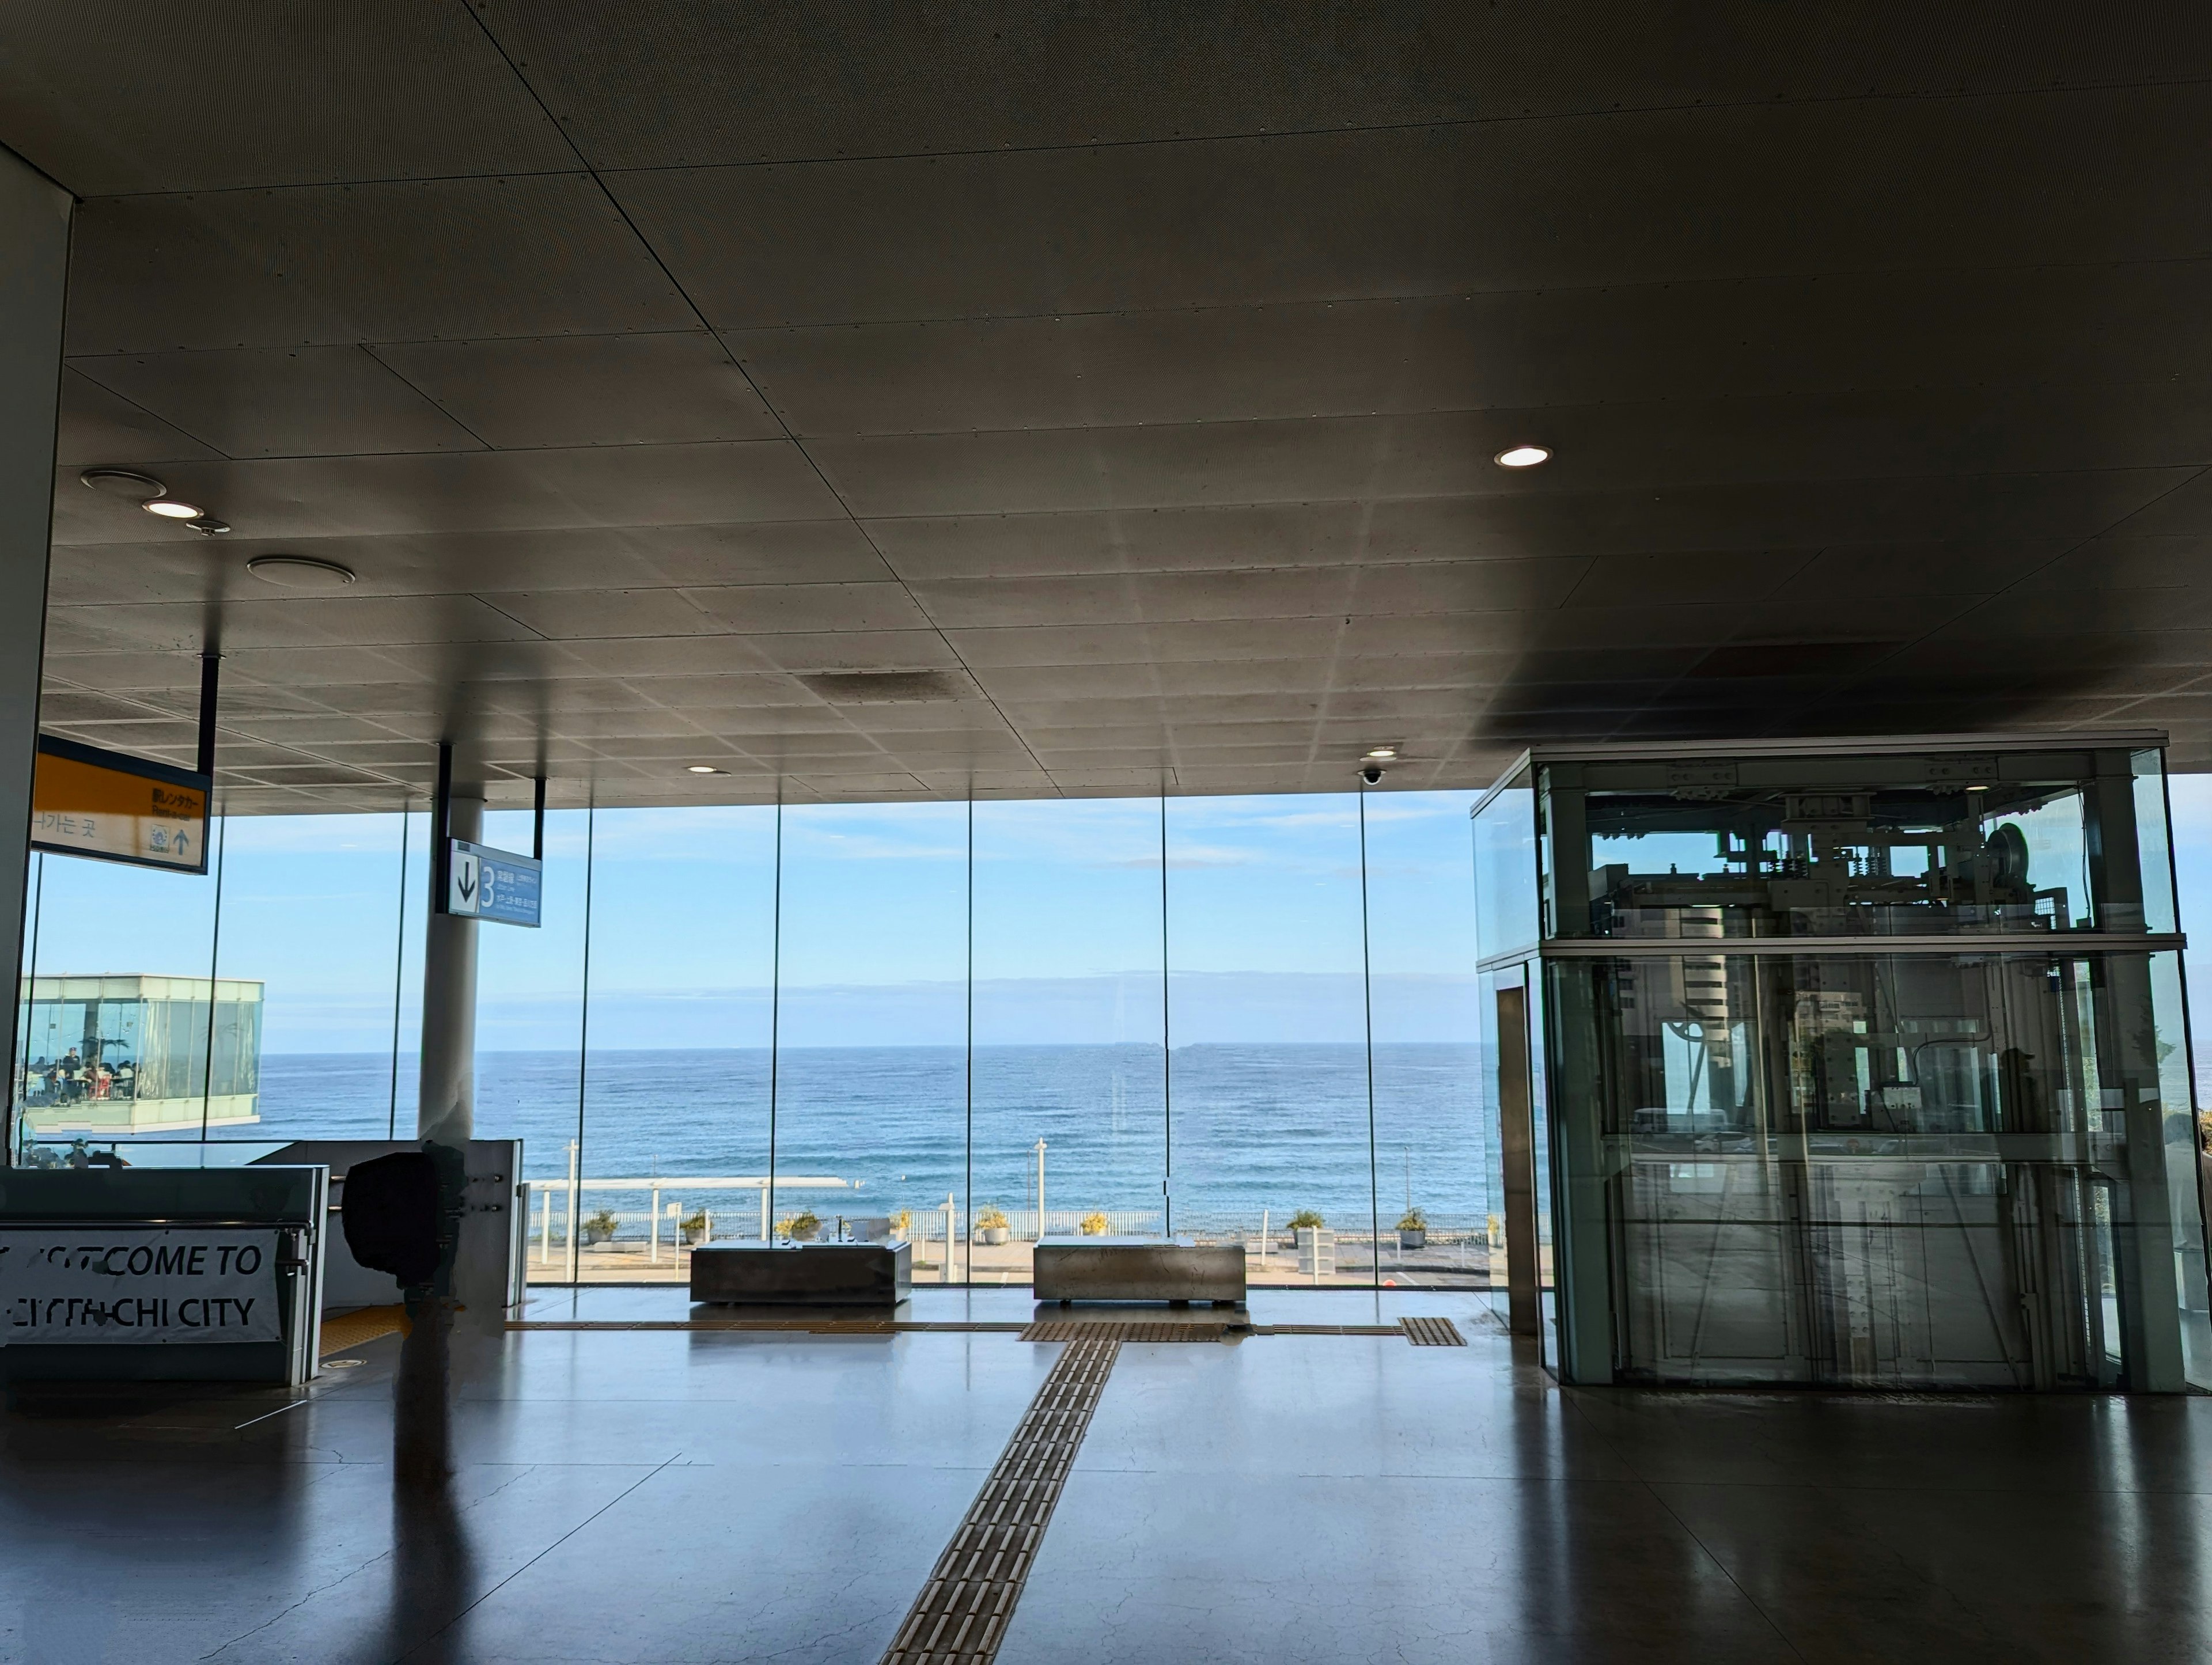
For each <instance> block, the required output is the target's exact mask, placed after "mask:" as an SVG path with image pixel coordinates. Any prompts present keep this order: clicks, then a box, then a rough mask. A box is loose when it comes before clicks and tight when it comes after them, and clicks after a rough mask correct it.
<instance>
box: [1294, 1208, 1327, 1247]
mask: <svg viewBox="0 0 2212 1665" xmlns="http://www.w3.org/2000/svg"><path fill="white" fill-rule="evenodd" d="M1327 1224H1328V1221H1326V1220H1324V1219H1322V1217H1321V1216H1320V1215H1319V1214H1316V1212H1314V1211H1313V1210H1312V1209H1310V1208H1301V1209H1299V1210H1298V1212H1297V1213H1295V1214H1293V1215H1291V1246H1292V1247H1294V1248H1295V1247H1296V1246H1297V1241H1298V1233H1299V1232H1301V1231H1320V1230H1321V1229H1322V1227H1323V1226H1325V1225H1327Z"/></svg>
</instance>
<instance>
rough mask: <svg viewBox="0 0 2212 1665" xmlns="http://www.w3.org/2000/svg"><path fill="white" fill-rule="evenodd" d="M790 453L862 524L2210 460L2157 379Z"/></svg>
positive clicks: (2201, 425)
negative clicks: (1541, 451)
mask: <svg viewBox="0 0 2212 1665" xmlns="http://www.w3.org/2000/svg"><path fill="white" fill-rule="evenodd" d="M1530 442H1533V443H1536V444H1540V445H1543V446H1546V447H1550V448H1551V449H1552V450H1553V453H1554V454H1553V458H1552V460H1551V461H1550V462H1548V463H1547V464H1546V465H1544V466H1543V467H1542V468H1541V469H1538V470H1529V471H1525V472H1524V473H1522V474H1519V475H1516V474H1515V473H1513V472H1511V471H1507V470H1503V469H1499V468H1498V467H1496V466H1495V465H1493V464H1492V461H1491V459H1492V457H1494V456H1495V455H1496V454H1497V453H1498V452H1500V451H1501V450H1503V449H1504V448H1505V447H1508V446H1513V445H1519V444H1522V443H1530ZM807 450H808V453H809V454H810V455H811V456H812V457H814V458H815V459H817V461H818V462H819V463H820V464H821V465H822V466H823V470H824V471H825V472H826V473H827V474H828V475H829V478H830V480H831V482H832V483H834V484H836V487H837V488H838V489H839V490H840V491H841V492H842V494H843V495H844V496H845V498H846V500H847V501H848V502H849V503H850V504H851V505H852V506H853V507H854V512H855V513H859V514H860V516H862V517H863V518H864V519H867V518H872V517H875V516H880V515H890V516H904V515H918V514H975V513H988V512H991V511H992V510H993V509H994V508H998V509H1006V510H1013V511H1017V512H1024V511H1032V512H1033V511H1039V510H1058V509H1078V510H1094V511H1095V510H1098V509H1104V508H1109V507H1119V508H1123V509H1134V508H1144V507H1153V506H1158V507H1190V506H1199V505H1203V504H1206V503H1208V502H1214V503H1219V502H1267V501H1274V502H1298V501H1314V500H1318V499H1328V498H1341V499H1354V500H1362V501H1365V500H1373V499H1389V498H1407V497H1415V498H1427V497H1447V496H1510V495H1547V494H1549V493H1552V492H1559V491H1574V492H1605V491H1619V490H1622V489H1630V488H1642V489H1644V490H1646V491H1650V490H1653V489H1663V488H1668V487H1683V486H1686V487H1692V488H1695V487H1699V486H1713V485H1732V484H1738V483H1757V482H1772V481H1789V482H1791V483H1793V484H1794V483H1798V482H1813V481H1820V480H1844V479H1849V480H1857V479H1860V478H1863V477H1886V476H1887V477H1896V476H1911V475H1914V474H1926V473H1939V474H1944V475H1950V476H1958V475H1999V476H2002V475H2014V474H2026V473H2030V472H2037V471H2066V470H2079V471H2104V470H2112V469H2119V468H2125V467H2130V466H2131V465H2132V466H2138V467H2147V468H2149V469H2154V470H2160V471H2163V470H2166V469H2181V468H2193V467H2197V466H2201V465H2202V464H2203V459H2206V458H2212V404H2207V403H2206V402H2204V401H2203V400H2201V399H2200V398H2197V395H2196V393H2195V392H2194V390H2193V388H2191V386H2186V385H2183V384H2178V383H2171V382H2169V383H2157V384H2149V385H2146V386H2136V387H2129V388H2110V389H2103V388H2100V389H2052V390H2046V396H2045V397H2043V398H2037V399H2033V400H2029V399H2006V400H2001V401H1996V402H1992V401H1990V399H1989V398H1987V397H1986V396H1985V395H1982V394H1978V393H1968V392H1917V393H1912V392H1874V393H1852V394H1835V395H1824V396H1820V397H1814V398H1802V399H1749V398H1746V399H1717V400H1699V401H1667V402H1664V403H1660V404H1643V405H1625V404H1624V405H1583V406H1577V407H1573V408H1571V409H1570V408H1566V407H1555V408H1553V409H1550V410H1541V411H1522V410H1510V411H1509V410H1483V411H1467V412H1445V413H1438V414H1430V415H1421V416H1378V417H1364V418H1361V417H1337V418H1333V419H1328V420H1322V421H1313V422H1218V423H1199V424H1191V425H1185V426H1180V427H1165V426H1161V427H1142V428H1059V429H1049V430H1042V431H1040V430H1022V431H1015V432H1008V433H996V434H932V435H917V436H883V437H872V438H860V439H820V440H813V441H809V443H808V446H807ZM1921 535H1922V536H1925V535H1926V532H1925V530H1924V529H1923V531H1922V532H1921Z"/></svg>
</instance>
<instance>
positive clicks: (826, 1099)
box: [222, 1045, 1489, 1230]
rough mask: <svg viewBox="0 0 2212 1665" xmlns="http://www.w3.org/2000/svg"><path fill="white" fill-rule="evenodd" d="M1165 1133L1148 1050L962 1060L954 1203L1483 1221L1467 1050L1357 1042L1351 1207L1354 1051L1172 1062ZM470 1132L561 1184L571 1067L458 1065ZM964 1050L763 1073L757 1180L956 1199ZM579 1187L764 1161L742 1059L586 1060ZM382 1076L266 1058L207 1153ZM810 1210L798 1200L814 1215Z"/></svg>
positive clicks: (825, 1056) (635, 1055) (801, 1057)
mask: <svg viewBox="0 0 2212 1665" xmlns="http://www.w3.org/2000/svg"><path fill="white" fill-rule="evenodd" d="M1171 1068H1172V1079H1173V1103H1174V1106H1175V1114H1174V1116H1173V1118H1172V1122H1171V1123H1170V1119H1169V1118H1168V1117H1167V1116H1165V1115H1164V1114H1163V1110H1162V1106H1163V1104H1164V1103H1165V1102H1166V1101H1165V1098H1164V1094H1163V1084H1162V1074H1163V1070H1162V1060H1161V1054H1160V1050H1159V1048H1157V1047H1142V1046H1120V1047H1117V1046H1071V1047H994V1048H978V1049H977V1050H976V1052H975V1080H974V1108H973V1111H972V1126H973V1129H974V1147H973V1149H974V1164H975V1169H974V1186H975V1206H976V1207H977V1208H978V1209H979V1210H980V1209H981V1208H984V1207H988V1206H998V1207H1001V1208H1004V1209H1006V1210H1008V1211H1010V1212H1011V1211H1013V1210H1017V1209H1022V1208H1029V1207H1034V1206H1036V1196H1035V1190H1036V1165H1037V1152H1036V1145H1037V1142H1038V1141H1039V1140H1040V1139H1042V1140H1043V1141H1044V1145H1045V1151H1044V1165H1045V1185H1046V1194H1047V1206H1048V1207H1049V1208H1050V1209H1051V1210H1052V1212H1054V1214H1055V1215H1057V1214H1058V1213H1059V1212H1060V1211H1061V1210H1063V1209H1083V1210H1086V1211H1087V1210H1091V1209H1101V1210H1107V1211H1124V1212H1132V1213H1140V1212H1157V1211H1158V1209H1159V1207H1160V1206H1161V1184H1160V1182H1161V1176H1162V1173H1163V1171H1164V1169H1165V1168H1166V1167H1168V1166H1169V1165H1170V1163H1171V1165H1172V1171H1173V1174H1174V1180H1173V1185H1174V1193H1173V1200H1174V1206H1175V1218H1176V1224H1177V1225H1178V1226H1179V1227H1185V1226H1187V1227H1193V1228H1199V1229H1229V1228H1231V1227H1234V1226H1238V1225H1243V1224H1248V1223H1249V1226H1250V1227H1251V1228H1252V1229H1256V1228H1257V1227H1258V1225H1259V1224H1260V1217H1261V1212H1262V1211H1263V1210H1265V1211H1267V1212H1268V1213H1269V1214H1270V1215H1271V1217H1272V1218H1273V1222H1274V1223H1276V1224H1280V1223H1281V1222H1282V1221H1283V1220H1284V1219H1285V1218H1287V1217H1288V1216H1289V1215H1290V1214H1291V1213H1292V1212H1296V1211H1297V1210H1299V1209H1302V1208H1310V1209H1314V1210H1316V1211H1318V1212H1320V1213H1322V1215H1323V1216H1324V1217H1325V1218H1328V1221H1329V1223H1330V1224H1333V1225H1337V1226H1340V1227H1341V1228H1345V1229H1350V1230H1361V1229H1364V1227H1365V1226H1366V1224H1367V1223H1368V1219H1369V1218H1370V1215H1369V1210H1370V1206H1374V1207H1376V1208H1379V1210H1380V1211H1381V1213H1382V1216H1383V1225H1384V1227H1385V1228H1386V1229H1387V1228H1388V1227H1389V1226H1390V1225H1391V1224H1395V1221H1396V1219H1397V1218H1398V1216H1399V1215H1400V1213H1401V1212H1403V1211H1404V1210H1405V1208H1406V1206H1407V1203H1408V1201H1409V1200H1410V1201H1411V1202H1412V1203H1413V1205H1414V1206H1419V1207H1420V1208H1421V1209H1423V1210H1424V1211H1425V1213H1426V1214H1427V1215H1428V1217H1429V1218H1430V1220H1431V1223H1432V1224H1435V1225H1437V1227H1439V1228H1443V1227H1446V1226H1448V1225H1453V1224H1464V1225H1472V1224H1479V1223H1480V1221H1481V1220H1482V1219H1483V1218H1484V1217H1485V1216H1486V1214H1487V1213H1488V1212H1489V1195H1488V1187H1487V1182H1486V1174H1487V1170H1488V1162H1487V1159H1486V1151H1485V1148H1484V1142H1483V1135H1482V1127H1481V1118H1480V1114H1479V1112H1478V1098H1477V1091H1478V1081H1479V1070H1478V1052H1477V1049H1476V1048H1474V1047H1471V1046H1449V1045H1381V1046H1377V1047H1376V1049H1375V1074H1374V1102H1375V1115H1374V1127H1373V1133H1372V1149H1373V1152H1374V1164H1373V1169H1372V1171H1373V1173H1374V1175H1375V1189H1376V1195H1375V1197H1374V1198H1373V1199H1372V1202H1371V1204H1370V1189H1369V1188H1370V1178H1369V1176H1370V1164H1369V1152H1370V1129H1369V1119H1368V1075H1367V1055H1366V1051H1365V1049H1364V1048H1361V1047H1358V1046H1319V1045H1316V1046H1282V1045H1266V1046H1193V1047H1179V1048H1176V1051H1175V1053H1174V1054H1173V1059H1172V1064H1171ZM414 1071H415V1060H413V1059H411V1058H408V1057H404V1056H403V1057H402V1059H401V1060H400V1081H399V1092H398V1126H399V1129H400V1131H401V1133H410V1132H411V1131H412V1127H413V1120H414V1105H413V1100H414V1096H415V1095H414ZM967 1076H968V1072H967V1054H965V1053H964V1052H963V1051H962V1050H961V1049H960V1048H951V1047H946V1048H938V1047H855V1048H802V1049H793V1050H788V1051H786V1052H785V1053H784V1054H782V1057H781V1062H780V1064H779V1066H778V1071H777V1084H776V1095H775V1097H776V1106H775V1170H776V1172H777V1174H778V1175H779V1176H821V1177H829V1178H836V1179H841V1180H844V1181H847V1182H851V1183H852V1184H854V1185H855V1186H857V1187H858V1188H859V1194H858V1195H856V1196H854V1197H851V1198H849V1199H845V1198H840V1199H839V1200H836V1202H835V1203H833V1204H832V1206H834V1208H835V1209H836V1212H841V1213H854V1212H867V1213H890V1212H895V1211H896V1210H897V1209H900V1208H914V1209H921V1208H927V1207H942V1206H944V1203H945V1198H946V1197H947V1195H948V1194H949V1195H951V1196H954V1197H961V1196H963V1194H964V1193H965V1191H966V1188H967V1186H968V1182H969V1181H968V1173H967V1164H968V1160H969V1147H968V1141H967V1139H966V1138H965V1137H964V1134H965V1133H966V1130H967V1128H968V1127H969V1125H971V1113H970V1111H969V1083H968V1079H967ZM579 1086H580V1084H579V1082H578V1079H577V1065H576V1057H575V1054H574V1053H527V1052H494V1053H484V1054H479V1056H478V1058H477V1132H478V1133H481V1134H483V1135H485V1136H488V1137H498V1138H520V1139H523V1140H524V1141H525V1150H524V1164H525V1172H526V1174H527V1175H528V1176H532V1177H539V1178H553V1177H558V1176H563V1175H565V1174H566V1173H567V1172H568V1143H569V1141H570V1140H572V1139H575V1138H576V1137H577V1121H578V1102H579V1097H581V1100H582V1107H583V1133H582V1138H583V1151H582V1167H583V1171H584V1174H585V1175H586V1177H589V1178H617V1177H627V1176H641V1175H652V1174H660V1175H666V1176H683V1175H691V1176H742V1175H758V1174H763V1173H765V1172H766V1171H767V1170H768V1164H769V1059H768V1054H767V1053H766V1052H765V1051H752V1050H748V1051H736V1050H715V1051H692V1052H676V1051H666V1052H662V1051H655V1052H629V1053H599V1054H593V1056H592V1060H591V1066H590V1073H589V1079H588V1080H587V1081H586V1082H584V1083H582V1084H581V1092H580V1091H579ZM391 1109H392V1073H391V1060H390V1059H389V1057H388V1056H386V1057H378V1056H376V1055H374V1054H350V1053H349V1054H272V1055H270V1056H267V1057H264V1059H263V1060H262V1065H261V1118H262V1119H261V1121H260V1123H259V1124H258V1126H256V1127H252V1128H236V1129H231V1130H228V1131H227V1132H225V1133H223V1134H222V1137H224V1138H225V1139H254V1140H257V1141H258V1140H265V1139H270V1138H272V1137H273V1138H295V1139H336V1138H364V1137H368V1138H381V1137H383V1136H384V1133H385V1129H386V1125H387V1117H388V1115H390V1112H391ZM817 1206H819V1205H818V1204H817Z"/></svg>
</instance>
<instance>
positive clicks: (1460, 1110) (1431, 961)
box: [1364, 792, 1496, 1288]
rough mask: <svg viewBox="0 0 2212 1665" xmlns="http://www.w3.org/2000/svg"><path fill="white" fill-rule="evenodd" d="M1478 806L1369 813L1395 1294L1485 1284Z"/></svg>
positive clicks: (1389, 1272) (1384, 808)
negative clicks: (1473, 836) (1472, 835)
mask: <svg viewBox="0 0 2212 1665" xmlns="http://www.w3.org/2000/svg"><path fill="white" fill-rule="evenodd" d="M1474 798H1475V794H1474V793H1456V792H1437V793H1369V794H1368V795H1367V798H1366V800H1365V805H1364V807H1365V811H1366V831H1367V839H1366V860H1365V863H1364V871H1365V873H1366V882H1367V935H1368V979H1367V990H1368V1000H1369V1005H1370V1013H1371V1017H1372V1021H1373V1024H1374V1031H1375V1161H1376V1184H1377V1187H1378V1189H1379V1192H1380V1196H1379V1201H1380V1204H1381V1213H1382V1225H1383V1281H1384V1282H1386V1283H1389V1284H1395V1285H1398V1286H1400V1287H1422V1288H1450V1287H1459V1286H1466V1285H1486V1284H1487V1282H1488V1281H1489V1276H1490V1232H1489V1222H1490V1217H1491V1215H1492V1213H1493V1212H1495V1207H1494V1205H1493V1203H1492V1198H1491V1195H1490V1174H1491V1171H1492V1169H1493V1168H1494V1167H1495V1166H1496V1158H1495V1156H1494V1154H1493V1152H1492V1150H1491V1147H1490V1141H1489V1139H1487V1138H1486V1136H1485V1129H1484V1126H1483V1114H1482V1097H1481V1092H1480V1085H1481V1062H1482V1060H1481V1045H1480V1035H1479V1033H1478V1030H1477V1024H1478V1021H1479V1015H1480V1014H1479V1002H1480V994H1481V992H1480V988H1479V987H1477V985H1476V981H1475V978H1474V953H1473V951H1472V949H1471V945H1472V944H1473V943H1474V885H1473V884H1472V883H1471V879H1470V873H1471V863H1470V860H1469V857H1468V808H1469V807H1470V806H1471V805H1473V803H1474ZM1394 1222H1395V1224H1394Z"/></svg>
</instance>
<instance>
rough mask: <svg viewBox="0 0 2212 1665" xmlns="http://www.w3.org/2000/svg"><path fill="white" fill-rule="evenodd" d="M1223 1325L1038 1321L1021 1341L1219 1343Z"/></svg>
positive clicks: (1224, 1329) (1223, 1334)
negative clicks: (1102, 1339) (1098, 1339)
mask: <svg viewBox="0 0 2212 1665" xmlns="http://www.w3.org/2000/svg"><path fill="white" fill-rule="evenodd" d="M1228 1334H1229V1326H1228V1325H1226V1324H1205V1323H1198V1324H1177V1323H1174V1322H1157V1323H1150V1324H1147V1323H1144V1322H1140V1321H1138V1320H1133V1319H1098V1318H1094V1319H1083V1318H1040V1319H1038V1320H1037V1321H1036V1322H1035V1323H1033V1324H1031V1325H1030V1327H1029V1328H1027V1329H1025V1330H1024V1331H1023V1332H1022V1340H1024V1341H1083V1340H1089V1339H1091V1337H1093V1336H1103V1337H1106V1338H1108V1339H1109V1340H1115V1341H1219V1340H1223V1339H1224V1338H1225V1337H1226V1336H1227V1335H1228Z"/></svg>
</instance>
